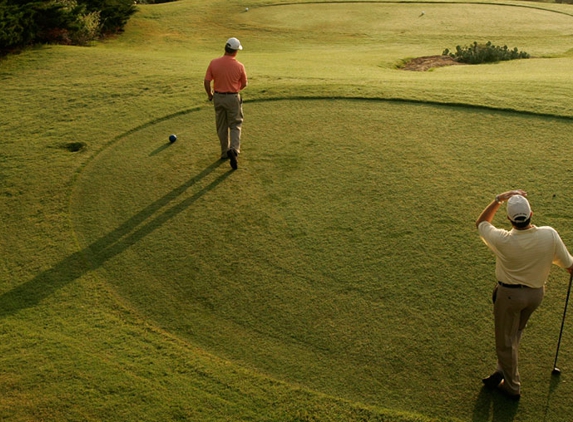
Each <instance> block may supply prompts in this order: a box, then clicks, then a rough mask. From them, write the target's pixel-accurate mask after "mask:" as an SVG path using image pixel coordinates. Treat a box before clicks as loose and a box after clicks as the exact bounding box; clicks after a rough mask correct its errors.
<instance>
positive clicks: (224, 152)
mask: <svg viewBox="0 0 573 422" xmlns="http://www.w3.org/2000/svg"><path fill="white" fill-rule="evenodd" d="M242 49H243V46H242V45H241V42H240V41H239V40H238V39H236V38H229V39H228V40H227V43H226V45H225V54H224V55H223V56H222V57H219V58H217V59H213V60H211V63H209V67H208V68H207V73H206V74H205V80H204V83H203V84H204V86H205V92H207V95H208V97H209V101H213V105H214V106H215V123H216V125H217V135H218V136H219V141H221V159H225V158H227V157H228V158H229V159H230V160H231V167H232V168H233V170H236V169H237V167H238V164H237V158H238V156H239V153H240V152H241V126H242V124H243V100H242V98H241V95H240V91H242V90H243V89H244V88H245V87H246V86H247V72H246V71H245V66H243V64H242V63H241V62H239V61H238V60H237V59H236V56H237V52H238V51H239V50H242ZM211 81H212V82H213V86H211Z"/></svg>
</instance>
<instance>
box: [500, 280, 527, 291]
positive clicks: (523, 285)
mask: <svg viewBox="0 0 573 422" xmlns="http://www.w3.org/2000/svg"><path fill="white" fill-rule="evenodd" d="M497 283H498V284H499V285H500V286H503V287H507V288H508V289H530V288H531V287H529V286H526V285H525V284H507V283H502V282H501V281H498V282H497Z"/></svg>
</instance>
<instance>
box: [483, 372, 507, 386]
mask: <svg viewBox="0 0 573 422" xmlns="http://www.w3.org/2000/svg"><path fill="white" fill-rule="evenodd" d="M502 381H503V374H502V373H501V372H494V373H493V374H491V375H490V376H489V377H487V378H484V379H482V382H483V385H485V388H488V389H490V390H493V389H494V388H497V386H498V385H499V384H500V383H501V382H502Z"/></svg>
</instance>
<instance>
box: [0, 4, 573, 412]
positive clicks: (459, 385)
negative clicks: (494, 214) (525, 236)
mask: <svg viewBox="0 0 573 422" xmlns="http://www.w3.org/2000/svg"><path fill="white" fill-rule="evenodd" d="M224 4H225V9H224V10H226V12H225V13H227V15H225V14H223V15H221V14H220V11H221V3H218V2H204V1H183V2H178V3H172V4H165V5H158V6H144V7H142V8H141V9H142V10H141V12H140V13H139V14H138V15H137V16H136V17H135V18H134V19H133V21H132V22H130V24H129V25H128V29H127V32H126V33H125V34H124V35H122V36H121V37H119V38H118V39H116V40H112V41H107V42H105V43H103V44H100V45H98V46H96V47H94V48H89V49H78V48H69V47H47V48H42V49H37V50H31V51H27V52H25V53H23V54H22V55H20V56H17V57H10V58H8V59H6V60H4V61H3V62H2V63H0V78H2V79H1V80H2V84H3V85H2V86H3V89H2V94H0V95H1V96H2V98H1V99H2V102H3V107H4V109H5V110H6V113H5V114H4V116H6V117H5V118H3V120H2V131H3V134H5V136H4V139H3V140H2V149H1V151H0V154H1V155H0V158H1V160H2V170H1V173H0V175H1V179H0V180H1V182H2V185H1V186H2V198H3V201H2V203H1V205H0V206H1V207H2V216H3V226H4V232H3V236H2V258H1V261H0V262H1V266H0V269H1V270H0V271H2V274H3V276H2V284H1V285H0V288H1V291H0V294H1V296H0V304H1V306H0V316H1V318H2V325H1V327H2V328H1V335H2V343H1V344H2V354H1V356H2V366H1V367H2V370H1V371H2V372H0V380H1V381H0V386H1V387H0V388H1V389H2V395H1V397H2V399H0V400H1V403H0V404H1V406H0V408H1V409H2V410H1V411H0V412H2V413H0V415H1V416H2V418H4V419H7V420H178V419H179V420H185V419H186V420H369V419H370V420H424V419H425V418H434V419H435V420H444V419H446V418H447V417H449V418H453V419H458V420H491V419H492V418H493V419H510V420H523V421H526V420H553V421H561V420H567V418H568V415H570V414H571V411H572V409H571V403H570V402H569V400H568V397H570V396H571V393H572V392H571V389H570V386H568V383H567V378H568V376H567V374H568V372H569V371H568V369H567V368H568V367H569V364H568V362H570V361H571V350H572V349H571V346H570V344H571V341H573V339H572V338H571V336H570V334H568V333H567V332H566V333H565V337H564V341H563V344H562V349H561V354H560V366H561V368H562V369H563V375H562V377H561V382H556V381H555V380H551V379H550V370H551V367H550V366H551V365H552V362H553V353H554V350H555V346H556V340H557V336H558V333H559V324H560V318H561V315H562V306H563V301H564V298H565V287H566V276H565V274H564V273H563V272H560V271H558V270H557V269H556V270H555V271H554V273H553V276H552V278H551V282H550V285H549V289H548V294H547V297H546V300H545V302H544V304H543V306H542V308H541V309H540V310H539V311H538V312H537V313H536V314H535V316H534V319H533V320H532V322H531V324H530V327H529V328H528V332H527V333H526V336H525V337H524V342H523V347H522V351H523V352H522V366H521V368H522V376H523V381H524V399H523V400H522V401H521V403H520V404H519V405H518V406H510V405H508V404H507V402H506V401H504V400H503V398H501V397H499V396H497V395H495V394H490V393H488V392H484V391H482V390H481V388H480V378H481V376H482V375H484V374H486V373H487V372H488V371H490V370H491V369H492V368H493V365H494V356H493V339H492V337H493V332H492V331H493V327H492V321H491V308H490V305H489V295H490V292H491V288H492V286H493V285H492V275H493V258H492V256H491V254H490V253H489V252H488V251H487V249H486V248H485V246H484V245H483V244H481V241H480V240H479V238H478V237H477V234H476V233H475V230H474V228H473V221H474V220H475V218H476V216H477V214H478V213H479V212H480V211H481V209H482V208H483V206H485V204H486V203H487V201H489V200H490V198H491V197H492V196H493V195H494V194H495V193H496V192H498V191H500V190H502V189H506V188H508V187H514V186H515V187H523V188H524V189H527V190H528V191H529V192H530V198H531V201H532V204H533V207H534V210H535V212H536V214H535V216H536V219H537V224H539V225H543V224H550V225H553V226H555V227H556V228H557V229H558V230H559V231H560V233H561V234H562V236H563V238H564V240H565V241H566V243H568V244H570V243H571V242H572V241H573V239H572V236H571V230H570V228H569V224H568V223H569V216H570V215H571V207H570V206H569V201H568V195H567V192H568V187H569V175H570V172H571V168H570V166H569V165H568V164H567V155H568V143H569V140H570V133H571V120H570V117H571V110H572V107H571V106H572V100H571V98H572V97H571V95H570V94H571V93H572V89H573V88H572V85H571V83H570V82H571V76H570V73H569V72H568V69H569V68H570V65H571V58H570V57H571V56H570V45H569V44H567V40H568V39H569V38H568V37H570V32H568V31H570V30H569V27H568V26H567V23H568V22H570V21H571V19H573V18H571V17H569V16H568V15H567V14H568V13H569V10H570V9H569V8H568V7H567V6H559V5H539V7H544V8H547V10H545V11H542V10H538V9H536V8H532V7H530V6H531V4H530V3H529V4H527V5H525V4H523V5H518V4H515V6H520V7H513V6H512V7H509V6H502V5H499V4H497V5H491V6H488V5H453V4H452V5H443V4H440V5H438V4H423V5H420V4H363V3H356V4H351V3H344V4H329V5H321V4H298V5H280V6H273V7H257V5H258V4H257V3H252V4H250V5H249V7H250V10H249V12H248V13H245V12H243V10H244V6H245V5H242V4H239V3H234V2H224ZM261 5H262V3H261ZM525 6H527V7H525ZM420 9H421V10H424V11H425V15H424V17H419V16H418V15H419V11H420ZM488 10H490V13H491V14H490V15H488ZM215 11H217V12H218V13H219V14H215V13H214V12H215ZM556 11H557V12H559V13H556ZM504 13H506V14H504ZM438 14H439V15H440V17H441V18H440V19H442V20H441V21H440V24H439V25H431V24H428V22H427V21H425V22H424V23H418V22H421V21H420V20H418V19H425V18H430V17H432V16H434V15H438ZM450 18H451V19H450ZM444 19H445V20H444ZM508 19H509V20H510V21H513V20H515V21H521V22H524V23H523V24H522V25H520V26H519V30H515V29H513V27H510V26H508V25H506V23H507V21H508ZM221 22H225V25H222V24H221ZM377 22H380V23H383V24H378V23H377ZM469 22H471V30H472V32H473V31H475V34H473V33H472V34H470V35H468V31H467V28H468V26H469ZM334 23H335V24H334ZM221 34H223V35H221ZM231 35H234V36H238V37H239V38H240V39H241V40H242V41H243V44H244V45H245V51H243V52H241V56H240V59H241V61H243V62H244V63H245V64H246V65H247V68H248V70H249V76H250V80H251V84H250V86H249V88H248V89H247V91H246V92H245V99H246V100H247V102H246V103H245V112H246V116H247V120H246V123H245V128H244V147H243V154H242V156H241V163H240V164H241V167H240V169H239V170H238V171H237V172H231V171H230V169H229V166H228V163H220V162H218V161H217V156H218V150H217V149H218V145H217V141H216V139H215V136H214V128H213V112H212V109H211V104H209V103H207V102H206V101H205V98H204V97H205V96H204V93H203V92H202V86H201V85H202V78H203V74H204V69H205V67H206V64H207V63H208V60H209V59H210V58H212V57H215V56H217V55H219V54H220V50H221V42H224V40H225V39H226V38H227V37H228V36H231ZM493 35H495V36H496V37H499V38H498V39H493ZM478 36H479V37H480V38H481V39H483V41H487V40H491V41H493V42H495V43H506V42H507V44H508V45H509V46H510V47H511V46H514V45H515V46H518V47H519V48H520V49H523V50H526V51H528V52H530V53H532V54H534V55H535V56H536V57H537V58H535V59H531V60H527V61H520V62H513V63H511V62H510V63H503V64H496V65H487V66H477V67H475V66H456V67H452V68H447V69H438V70H435V71H432V72H425V73H414V72H404V71H400V70H397V69H396V68H395V66H396V65H397V64H398V63H399V62H400V61H401V60H403V59H404V58H407V57H415V56H420V55H432V54H439V53H441V51H442V50H443V48H446V47H449V48H452V47H454V46H455V44H463V43H470V42H473V41H474V40H478V41H479V39H478V38H477V37H478ZM221 39H222V40H221ZM86 63H89V64H90V65H89V66H86ZM396 99H400V100H401V101H394V100H396ZM269 100H273V101H269ZM388 100H389V101H388ZM402 100H403V101H402ZM439 103H446V104H450V106H448V105H440V104H439ZM453 104H460V105H462V106H461V107H460V106H451V105H453ZM463 105H470V106H477V107H465V106H463ZM479 107H481V108H479ZM501 110H514V112H508V111H501ZM522 112H526V113H522ZM535 113H540V114H541V115H539V116H536V115H535ZM173 132H175V133H177V134H178V136H179V140H178V141H177V142H176V143H175V144H173V145H169V144H168V143H167V136H168V135H169V134H170V133H173ZM75 142H83V143H85V145H86V146H85V148H84V149H82V150H81V151H79V152H70V151H69V149H68V146H69V144H71V143H75ZM521 150H525V151H526V152H525V153H524V154H520V155H517V156H516V155H515V152H516V151H521ZM498 221H499V223H500V224H503V218H502V216H501V215H500V218H499V220H498ZM4 274H5V276H4Z"/></svg>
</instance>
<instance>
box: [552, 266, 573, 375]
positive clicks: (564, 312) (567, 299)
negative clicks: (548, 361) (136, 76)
mask: <svg viewBox="0 0 573 422" xmlns="http://www.w3.org/2000/svg"><path fill="white" fill-rule="evenodd" d="M572 283H573V273H571V275H570V276H569V288H568V289H567V297H566V298H565V308H564V309H563V319H562V320H561V330H560V331H559V341H558V342H557V351H556V352H555V362H553V369H555V368H557V358H558V357H559V348H560V347H561V337H562V336H563V327H564V326H565V315H567V305H568V304H569V296H570V295H571V284H572Z"/></svg>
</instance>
